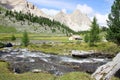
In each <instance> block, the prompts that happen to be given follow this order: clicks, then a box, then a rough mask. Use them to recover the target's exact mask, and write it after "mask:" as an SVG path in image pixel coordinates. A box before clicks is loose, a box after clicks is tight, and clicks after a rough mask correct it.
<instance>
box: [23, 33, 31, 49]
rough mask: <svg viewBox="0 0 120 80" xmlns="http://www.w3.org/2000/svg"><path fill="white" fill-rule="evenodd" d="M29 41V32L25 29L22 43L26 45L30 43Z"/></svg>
mask: <svg viewBox="0 0 120 80" xmlns="http://www.w3.org/2000/svg"><path fill="white" fill-rule="evenodd" d="M29 42H30V41H29V37H28V33H27V32H26V31H24V33H23V37H22V45H23V46H25V47H26V46H28V45H29Z"/></svg>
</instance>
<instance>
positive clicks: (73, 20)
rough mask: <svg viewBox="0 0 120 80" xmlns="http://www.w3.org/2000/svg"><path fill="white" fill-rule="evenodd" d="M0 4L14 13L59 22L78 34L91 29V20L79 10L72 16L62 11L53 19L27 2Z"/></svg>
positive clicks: (3, 2)
mask: <svg viewBox="0 0 120 80" xmlns="http://www.w3.org/2000/svg"><path fill="white" fill-rule="evenodd" d="M0 3H1V4H2V5H4V6H5V7H6V8H8V9H11V10H12V11H17V12H20V11H21V12H23V13H31V14H34V15H37V16H42V17H45V18H49V19H51V20H56V21H59V22H60V23H61V24H65V25H66V26H68V27H69V28H70V29H72V30H74V31H76V32H78V31H87V30H89V29H90V25H91V21H90V19H89V18H88V16H87V15H85V14H83V13H81V12H80V10H77V9H76V10H75V11H73V13H71V14H66V13H64V12H62V11H60V12H59V13H58V14H56V15H55V16H53V17H51V16H49V15H47V14H45V13H44V12H43V11H42V10H41V9H38V8H37V7H36V6H35V5H33V4H32V3H30V2H28V1H27V0H17V1H16V0H1V1H0Z"/></svg>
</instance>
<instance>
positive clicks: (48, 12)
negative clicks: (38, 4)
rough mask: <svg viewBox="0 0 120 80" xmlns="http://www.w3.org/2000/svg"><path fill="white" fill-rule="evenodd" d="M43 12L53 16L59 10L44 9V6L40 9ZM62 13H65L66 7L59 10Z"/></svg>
mask: <svg viewBox="0 0 120 80" xmlns="http://www.w3.org/2000/svg"><path fill="white" fill-rule="evenodd" d="M41 10H42V11H43V12H44V13H45V14H47V15H50V16H54V15H56V14H58V13H59V12H60V10H55V9H46V8H42V9H41ZM61 11H62V12H64V13H67V10H66V9H62V10H61Z"/></svg>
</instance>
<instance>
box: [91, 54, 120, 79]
mask: <svg viewBox="0 0 120 80" xmlns="http://www.w3.org/2000/svg"><path fill="white" fill-rule="evenodd" d="M118 71H120V53H118V54H117V55H116V57H115V58H113V60H112V61H110V62H108V63H107V64H105V65H102V66H100V67H99V68H98V69H97V70H96V71H95V72H94V73H93V74H92V77H94V78H95V79H96V80H110V79H111V77H112V76H114V75H115V74H117V73H118ZM119 76H120V74H119Z"/></svg>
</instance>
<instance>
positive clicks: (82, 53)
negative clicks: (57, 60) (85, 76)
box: [71, 50, 114, 58]
mask: <svg viewBox="0 0 120 80" xmlns="http://www.w3.org/2000/svg"><path fill="white" fill-rule="evenodd" d="M71 55H72V56H73V57H79V58H89V57H90V58H91V57H94V58H113V57H114V55H112V54H105V53H101V52H96V51H93V50H92V51H78V50H72V52H71Z"/></svg>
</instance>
